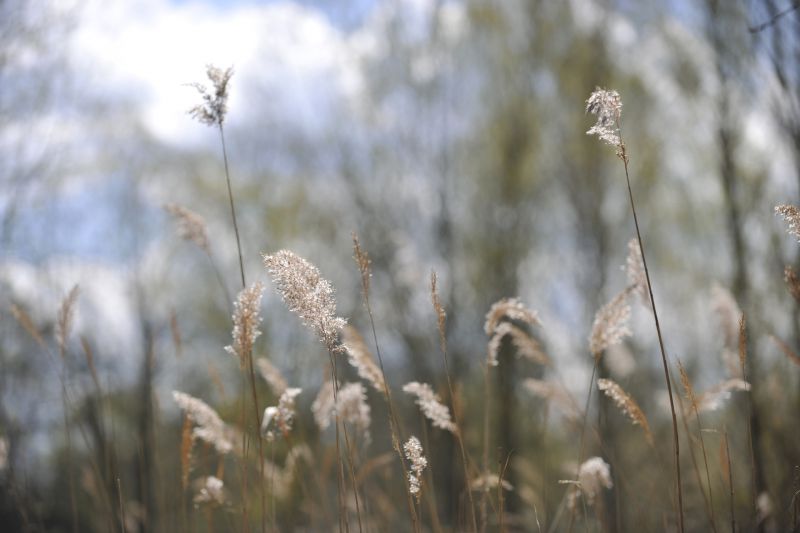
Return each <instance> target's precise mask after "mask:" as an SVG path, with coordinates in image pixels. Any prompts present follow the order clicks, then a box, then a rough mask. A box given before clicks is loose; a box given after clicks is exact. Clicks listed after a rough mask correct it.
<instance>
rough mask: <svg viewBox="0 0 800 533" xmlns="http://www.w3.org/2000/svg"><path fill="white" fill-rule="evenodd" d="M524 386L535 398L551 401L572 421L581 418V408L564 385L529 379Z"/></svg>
mask: <svg viewBox="0 0 800 533" xmlns="http://www.w3.org/2000/svg"><path fill="white" fill-rule="evenodd" d="M522 385H523V386H524V387H525V388H526V389H527V390H528V392H530V393H531V394H533V395H534V396H537V397H539V398H541V399H543V400H546V401H549V402H551V403H552V404H554V405H556V406H557V407H558V408H559V409H561V410H562V411H563V412H564V415H565V416H566V417H567V418H569V419H570V420H579V419H580V418H581V408H580V407H579V406H578V404H577V403H576V402H575V399H574V398H573V397H572V395H571V394H570V393H569V391H568V390H567V389H565V388H564V387H563V386H562V385H560V384H558V383H553V382H552V381H545V380H542V379H535V378H527V379H525V380H524V381H523V382H522Z"/></svg>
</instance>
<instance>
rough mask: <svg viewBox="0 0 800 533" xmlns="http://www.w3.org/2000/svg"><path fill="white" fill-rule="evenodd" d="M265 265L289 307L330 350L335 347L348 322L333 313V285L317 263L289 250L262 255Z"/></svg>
mask: <svg viewBox="0 0 800 533" xmlns="http://www.w3.org/2000/svg"><path fill="white" fill-rule="evenodd" d="M264 266H266V267H267V270H268V271H269V274H270V276H271V277H272V281H273V282H274V283H275V285H276V286H277V288H278V292H279V293H280V295H281V298H283V302H284V303H285V304H286V306H287V307H288V308H289V310H290V311H292V312H293V313H295V314H296V315H297V316H299V317H300V319H301V320H302V321H303V323H304V324H305V325H306V326H308V327H310V328H311V329H312V330H313V331H314V333H316V335H317V336H318V337H319V339H320V340H321V341H322V342H323V343H324V344H325V346H326V347H327V348H328V349H329V350H335V349H336V342H337V339H338V336H339V332H340V331H341V329H342V328H343V327H344V326H345V324H346V323H347V322H346V321H345V320H344V319H343V318H340V317H337V316H336V299H335V298H334V290H333V287H331V284H330V283H329V282H328V281H327V280H326V279H324V278H323V277H322V276H321V275H320V273H319V270H318V269H317V267H315V266H314V265H312V264H311V263H309V262H308V261H306V260H305V259H303V258H302V257H300V256H298V255H297V254H295V253H294V252H290V251H288V250H281V251H279V252H277V253H275V254H273V255H265V256H264Z"/></svg>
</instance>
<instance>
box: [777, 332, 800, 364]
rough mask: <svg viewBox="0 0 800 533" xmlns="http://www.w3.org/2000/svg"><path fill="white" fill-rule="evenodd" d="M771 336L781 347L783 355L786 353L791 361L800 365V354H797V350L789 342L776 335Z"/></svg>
mask: <svg viewBox="0 0 800 533" xmlns="http://www.w3.org/2000/svg"><path fill="white" fill-rule="evenodd" d="M770 338H771V339H772V340H773V342H775V344H777V345H778V348H780V349H781V351H782V352H783V355H785V356H786V358H787V359H789V361H791V362H792V363H794V364H796V365H798V366H800V355H797V352H795V351H794V350H793V349H792V348H791V347H790V346H789V345H788V344H786V343H785V342H783V341H782V340H780V339H779V338H778V337H776V336H775V335H770Z"/></svg>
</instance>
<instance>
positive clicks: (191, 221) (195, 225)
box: [164, 204, 208, 252]
mask: <svg viewBox="0 0 800 533" xmlns="http://www.w3.org/2000/svg"><path fill="white" fill-rule="evenodd" d="M164 209H165V210H166V211H167V213H169V214H170V215H172V216H173V218H175V222H177V224H178V236H179V237H180V238H181V239H183V240H185V241H189V242H193V243H194V244H195V245H197V246H198V247H199V248H200V249H201V250H204V251H206V252H208V232H207V231H206V221H205V220H204V219H203V217H201V216H200V215H198V214H197V213H195V212H194V211H192V210H190V209H187V208H186V207H183V206H182V205H178V204H166V205H165V206H164Z"/></svg>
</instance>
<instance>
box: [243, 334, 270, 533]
mask: <svg viewBox="0 0 800 533" xmlns="http://www.w3.org/2000/svg"><path fill="white" fill-rule="evenodd" d="M247 367H248V371H249V374H250V390H251V391H252V394H253V412H254V414H255V419H256V433H258V432H259V431H260V428H261V414H260V413H259V409H258V393H257V392H256V374H255V372H254V370H253V352H252V350H250V351H248V353H247ZM256 438H257V439H258V467H259V473H260V474H261V475H260V476H259V481H260V483H259V487H260V489H261V532H262V533H265V532H266V530H267V496H266V487H265V483H266V481H265V479H264V444H263V440H264V439H263V438H261V435H258V436H257V437H256Z"/></svg>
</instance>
